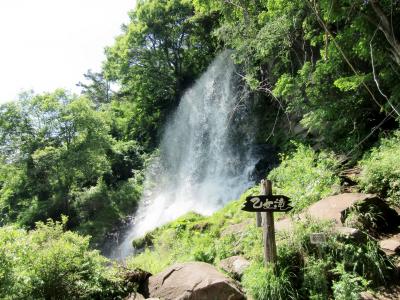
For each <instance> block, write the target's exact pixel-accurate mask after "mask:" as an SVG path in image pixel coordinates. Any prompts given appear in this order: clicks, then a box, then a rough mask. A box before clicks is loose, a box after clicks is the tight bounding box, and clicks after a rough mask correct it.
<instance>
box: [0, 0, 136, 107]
mask: <svg viewBox="0 0 400 300" xmlns="http://www.w3.org/2000/svg"><path fill="white" fill-rule="evenodd" d="M134 6H135V0H0V103H4V102H7V101H11V100H15V99H16V98H17V95H18V94H19V93H20V92H21V91H23V90H30V89H33V90H34V91H35V92H37V93H41V92H44V91H53V90H54V89H56V88H66V89H69V90H71V91H74V92H79V88H78V87H76V84H77V83H78V82H79V81H83V79H84V77H83V74H84V73H86V72H87V70H88V69H91V70H93V71H99V70H100V67H101V62H102V61H103V60H104V58H105V56H104V47H105V46H107V45H112V44H113V41H114V38H115V36H117V35H118V34H120V33H121V25H122V24H127V23H128V21H129V18H128V11H129V10H132V9H133V8H134Z"/></svg>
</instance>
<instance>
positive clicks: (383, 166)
mask: <svg viewBox="0 0 400 300" xmlns="http://www.w3.org/2000/svg"><path fill="white" fill-rule="evenodd" d="M399 153H400V131H397V132H396V133H395V134H394V135H393V136H392V137H391V138H384V139H382V140H381V143H380V145H379V146H378V147H375V148H373V149H372V150H371V151H370V153H368V154H366V155H365V156H364V158H363V159H362V160H361V161H360V163H359V165H360V167H361V168H362V172H361V176H360V179H359V185H360V187H361V189H362V190H364V191H365V192H369V193H377V194H379V195H380V196H382V197H384V198H388V200H389V201H390V202H392V203H393V204H395V205H396V206H400V159H399Z"/></svg>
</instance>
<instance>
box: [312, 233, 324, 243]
mask: <svg viewBox="0 0 400 300" xmlns="http://www.w3.org/2000/svg"><path fill="white" fill-rule="evenodd" d="M310 242H311V244H324V243H326V235H325V233H312V234H311V235H310Z"/></svg>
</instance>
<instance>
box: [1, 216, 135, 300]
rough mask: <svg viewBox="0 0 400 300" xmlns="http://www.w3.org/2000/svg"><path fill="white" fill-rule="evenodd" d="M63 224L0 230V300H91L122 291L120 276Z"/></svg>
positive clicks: (38, 224) (87, 239) (97, 253)
mask: <svg viewBox="0 0 400 300" xmlns="http://www.w3.org/2000/svg"><path fill="white" fill-rule="evenodd" d="M66 221H67V220H66V218H63V221H62V222H53V221H51V220H49V221H48V222H47V223H46V224H45V223H41V222H39V223H37V224H36V230H32V231H29V232H27V231H25V230H22V229H17V228H14V227H10V226H8V227H3V228H0V257H1V258H0V298H2V299H14V298H24V299H71V298H72V299H93V298H101V297H103V298H104V297H109V298H113V297H117V296H118V295H121V296H123V295H126V294H127V292H128V291H124V288H123V280H122V277H121V276H119V275H118V270H117V269H116V268H112V267H107V266H106V264H107V263H108V260H107V259H106V258H104V257H102V256H101V255H100V254H99V252H98V251H93V250H90V249H89V238H88V237H82V236H79V235H78V234H76V233H73V232H70V231H64V226H65V223H66Z"/></svg>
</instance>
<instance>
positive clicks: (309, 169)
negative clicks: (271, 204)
mask: <svg viewBox="0 0 400 300" xmlns="http://www.w3.org/2000/svg"><path fill="white" fill-rule="evenodd" d="M295 145H296V147H297V149H296V150H295V151H294V152H292V153H291V154H289V155H282V157H281V164H280V165H279V167H277V168H275V169H274V170H272V171H271V172H270V173H269V175H268V178H269V179H271V180H272V181H273V182H274V188H275V190H276V192H275V193H276V194H282V195H286V196H288V197H290V198H292V205H293V207H294V210H293V211H295V212H299V211H301V210H302V209H304V208H305V207H307V206H309V205H310V204H312V203H313V202H316V201H318V200H320V199H321V198H323V197H326V196H329V195H332V194H333V193H334V191H335V188H337V187H338V186H339V184H340V182H339V177H338V176H337V175H336V173H337V168H338V162H337V160H336V158H335V157H334V155H333V154H331V153H327V152H324V151H321V152H319V153H317V152H315V151H314V150H312V148H311V147H307V146H304V145H302V144H295Z"/></svg>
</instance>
